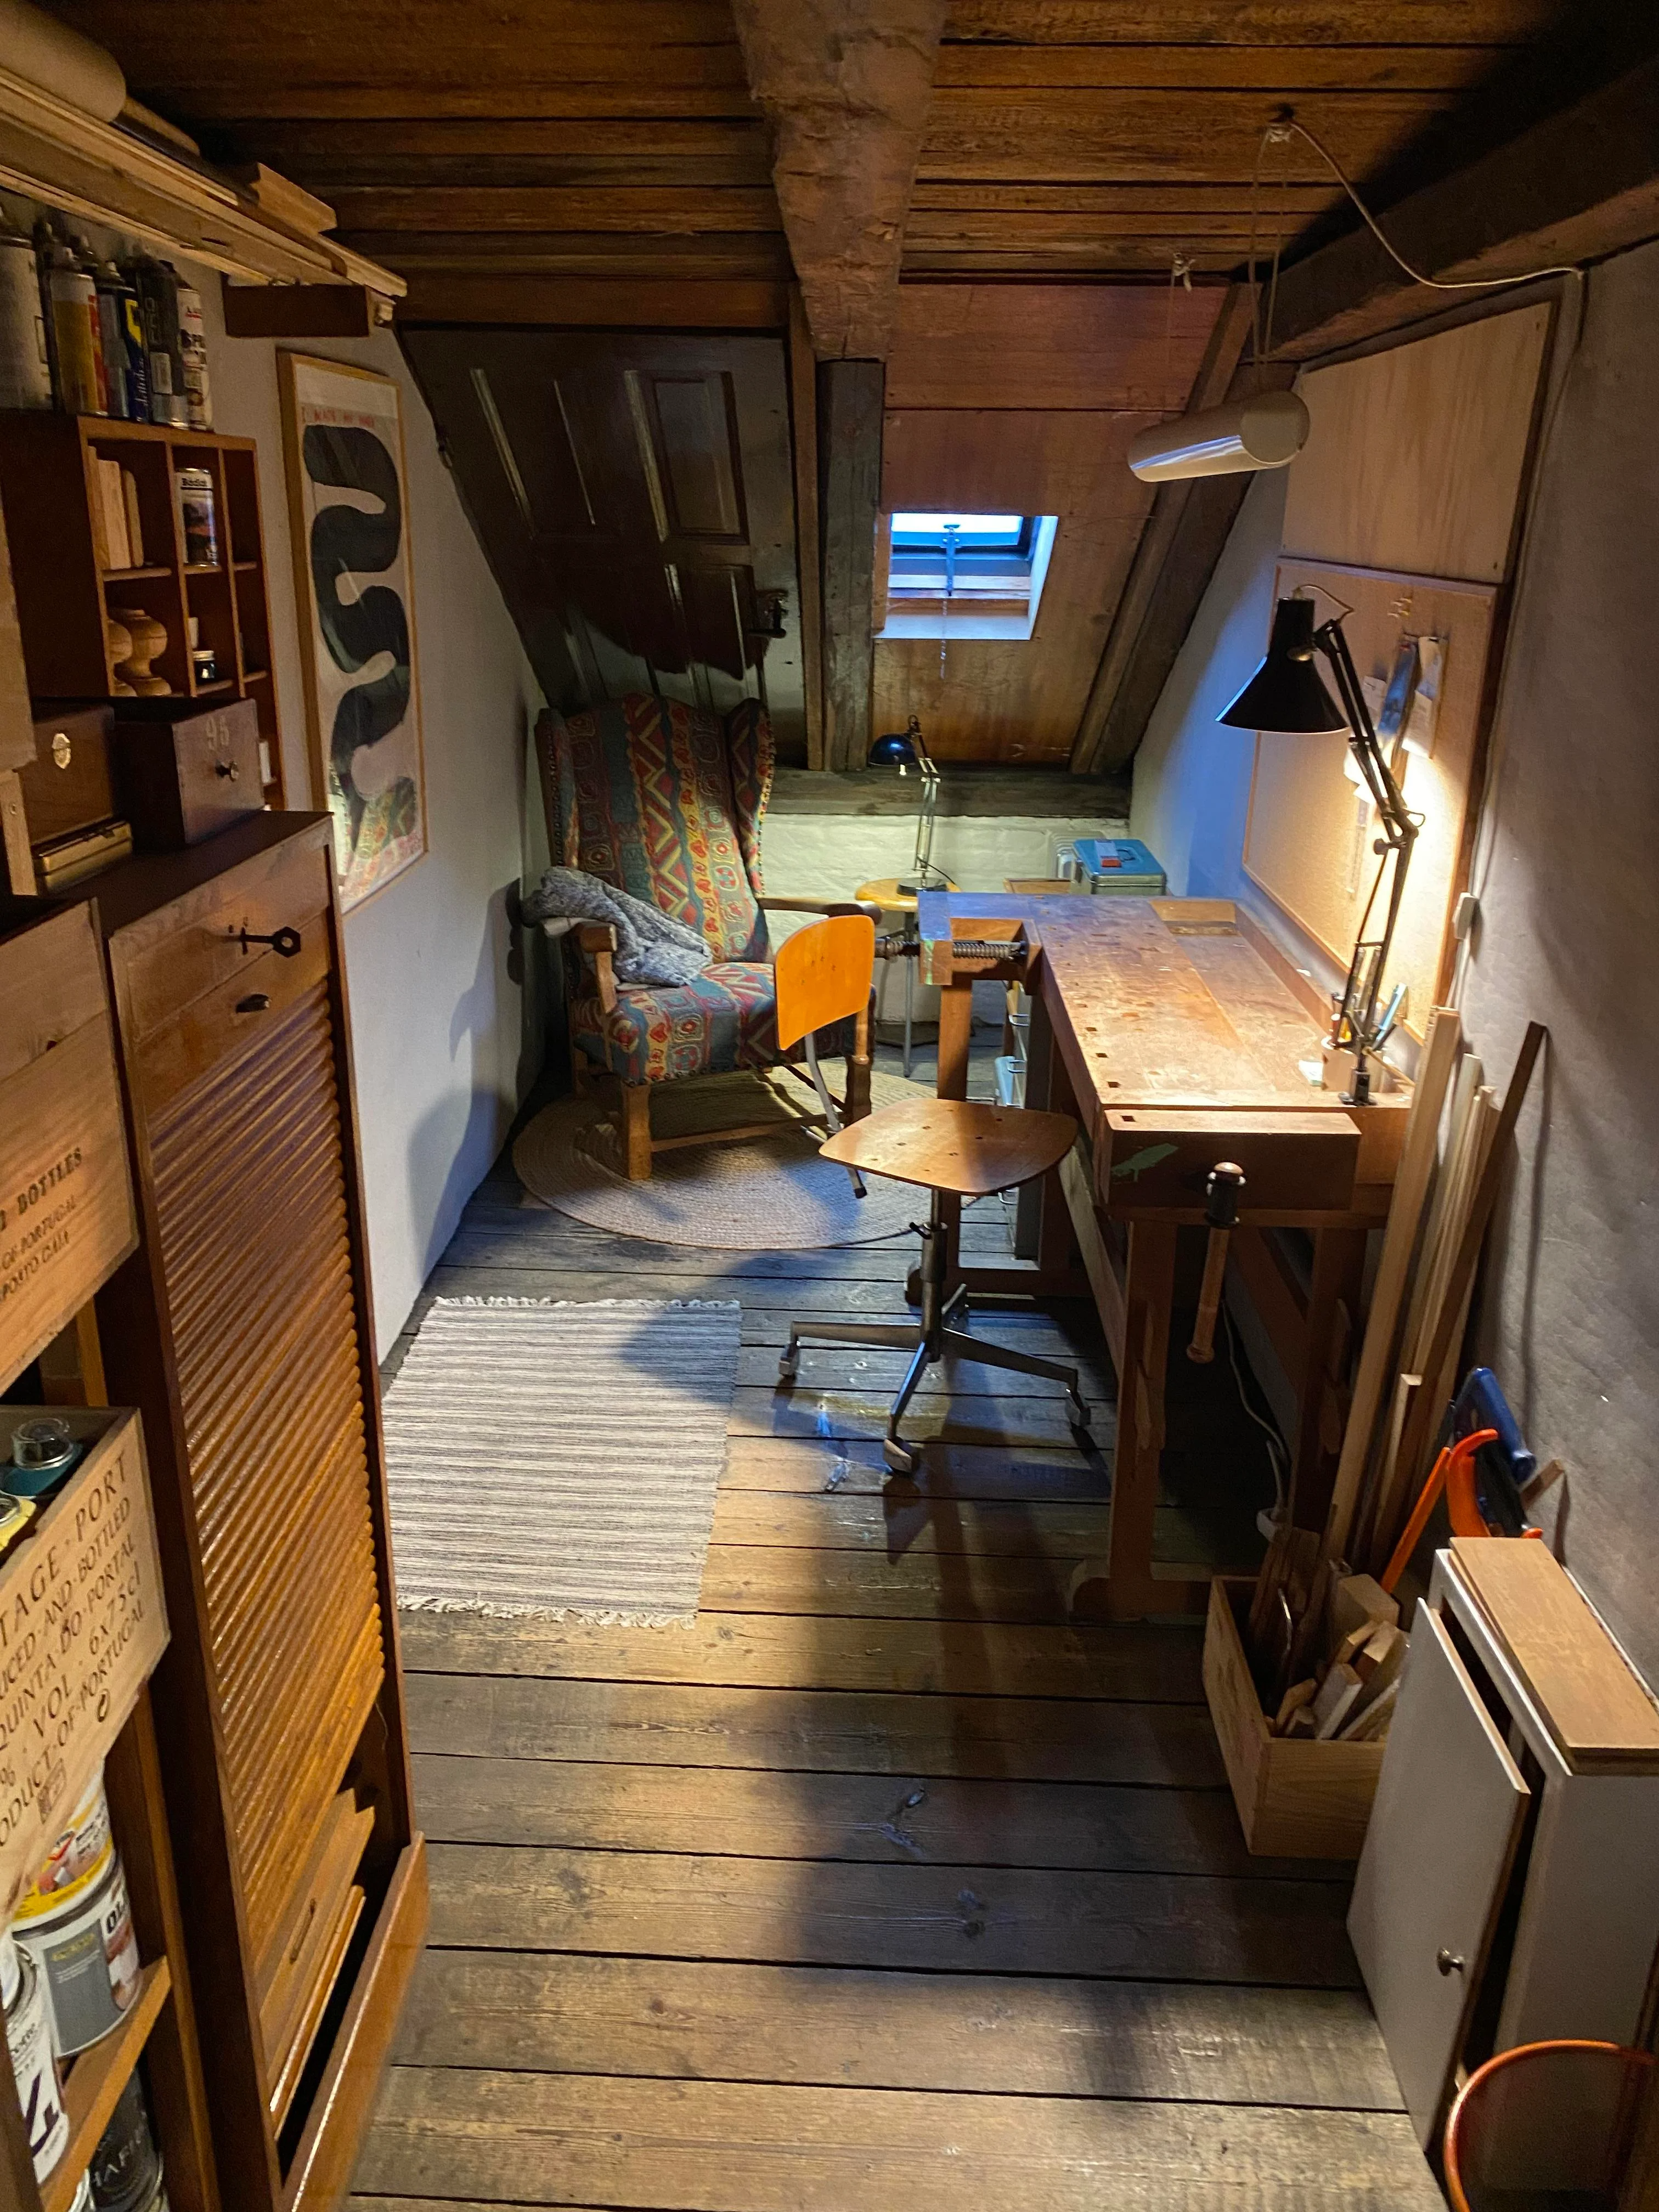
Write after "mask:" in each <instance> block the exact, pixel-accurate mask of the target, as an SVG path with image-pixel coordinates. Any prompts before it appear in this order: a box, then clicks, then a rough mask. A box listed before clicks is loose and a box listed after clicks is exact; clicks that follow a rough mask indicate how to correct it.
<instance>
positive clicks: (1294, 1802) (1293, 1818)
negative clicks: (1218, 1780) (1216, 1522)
mask: <svg viewBox="0 0 1659 2212" xmlns="http://www.w3.org/2000/svg"><path fill="white" fill-rule="evenodd" d="M1254 1588H1255V1585H1254V1583H1251V1582H1249V1581H1248V1580H1242V1579H1241V1580H1230V1579H1224V1578H1223V1577H1219V1576H1218V1577H1216V1579H1215V1580H1214V1581H1213V1582H1212V1583H1211V1584H1210V1615H1209V1620H1208V1623H1207V1625H1206V1629H1205V1633H1204V1693H1205V1695H1206V1698H1207V1699H1209V1701H1210V1717H1211V1719H1212V1721H1213V1722H1214V1723H1215V1732H1216V1735H1217V1736H1218V1739H1219V1741H1220V1744H1221V1756H1222V1759H1223V1760H1224V1761H1225V1765H1226V1768H1227V1779H1228V1781H1229V1782H1230V1783H1231V1784H1232V1791H1233V1802H1234V1803H1235V1804H1236V1805H1237V1808H1238V1817H1239V1820H1240V1821H1241V1822H1242V1823H1243V1829H1244V1841H1245V1843H1246V1844H1247V1845H1248V1846H1249V1849H1250V1850H1252V1851H1255V1852H1259V1853H1260V1854H1261V1855H1262V1856H1263V1857H1269V1858H1291V1859H1357V1858H1358V1857H1359V1850H1360V1846H1361V1844H1363V1843H1364V1840H1365V1826H1366V1823H1367V1822H1368V1821H1369V1820H1370V1817H1371V1800H1372V1799H1373V1798H1374V1797H1375V1796H1376V1778H1377V1777H1378V1775H1379V1774H1380V1773H1381V1772H1382V1771H1383V1751H1384V1749H1385V1748H1386V1746H1385V1745H1383V1744H1381V1743H1310V1742H1309V1741H1307V1740H1306V1739H1305V1738H1303V1739H1300V1740H1298V1741H1295V1742H1286V1741H1284V1740H1283V1739H1282V1738H1280V1737H1279V1736H1275V1735H1269V1734H1268V1731H1267V1719H1266V1717H1265V1716H1264V1715H1263V1713H1262V1711H1261V1699H1259V1698H1258V1696H1257V1695H1256V1688H1255V1681H1254V1680H1252V1678H1251V1674H1250V1668H1249V1660H1248V1659H1247V1658H1246V1657H1245V1656H1244V1639H1243V1636H1242V1635H1241V1634H1240V1632H1239V1624H1240V1622H1241V1621H1243V1620H1246V1619H1248V1617H1249V1606H1250V1595H1251V1592H1252V1590H1253V1589H1254Z"/></svg>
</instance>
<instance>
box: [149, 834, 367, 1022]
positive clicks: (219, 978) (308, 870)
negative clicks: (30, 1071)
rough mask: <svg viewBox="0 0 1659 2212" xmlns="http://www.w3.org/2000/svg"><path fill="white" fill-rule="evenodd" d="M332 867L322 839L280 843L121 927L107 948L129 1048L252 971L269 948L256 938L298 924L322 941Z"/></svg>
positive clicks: (325, 932) (304, 937)
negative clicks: (133, 923) (318, 842)
mask: <svg viewBox="0 0 1659 2212" xmlns="http://www.w3.org/2000/svg"><path fill="white" fill-rule="evenodd" d="M328 871H329V859H328V854H327V852H326V851H325V849H324V848H322V847H321V846H319V845H311V844H306V845H298V844H295V845H286V846H279V847H278V848H276V851H275V852H270V853H262V854H259V855H258V858H257V859H255V860H248V861H246V862H244V864H243V865H242V866H240V867H239V868H233V869H231V870H229V871H228V872H227V873H226V874H224V875H222V876H216V877H214V878H210V880H209V881H208V882H207V883H205V884H202V885H201V887H200V888H199V889H198V890H194V891H191V892H190V893H188V894H187V895H186V896H185V897H184V898H181V899H178V900H175V901H174V902H173V904H172V905H171V906H169V907H167V908H165V909H163V911H162V912H161V913H160V914H157V915H151V916H149V917H148V918H147V919H146V920H145V921H143V922H142V923H140V924H137V925H136V926H135V927H132V928H131V929H125V930H123V931H121V932H120V933H119V937H118V940H115V941H112V944H111V947H110V951H111V957H112V961H113V962H114V964H115V970H116V991H117V994H118V999H119V1002H120V1010H121V1033H122V1036H124V1038H125V1039H126V1040H127V1042H128V1046H129V1048H131V1045H132V1044H134V1043H136V1042H143V1040H145V1039H147V1038H149V1037H150V1036H153V1035H154V1034H155V1031H156V1030H159V1029H161V1028H163V1027H165V1026H166V1024H168V1023H169V1022H172V1021H173V1020H174V1019H175V1018H177V1017H178V1016H179V1014H181V1013H183V1012H184V1011H185V1008H186V1007H188V1006H192V1005H193V1004H194V1003H195V1002H196V1000H198V999H200V998H202V997H204V995H205V994H207V993H208V992H210V991H212V990H214V989H216V988H217V987H219V986H220V985H222V984H225V983H228V982H231V981H234V980H237V979H240V978H242V977H246V976H248V975H251V974H252V969H253V966H254V963H256V962H258V961H262V960H264V959H265V958H266V957H268V956H269V955H270V953H271V950H272V948H271V947H270V945H264V944H258V943H254V942H252V940H253V939H261V938H269V937H271V936H273V935H274V934H275V933H276V932H277V931H278V930H281V929H286V928H295V929H298V930H299V932H300V933H301V941H302V942H304V941H306V940H307V938H309V939H316V940H318V941H319V942H325V941H326V939H327V937H328V928H327V916H328V911H329V875H328ZM307 924H310V925H312V927H310V928H309V930H308V929H307ZM244 932H246V935H247V937H248V939H249V940H250V942H249V944H248V945H247V946H246V948H245V947H244V945H243V944H242V942H241V933H244ZM261 987H263V986H261Z"/></svg>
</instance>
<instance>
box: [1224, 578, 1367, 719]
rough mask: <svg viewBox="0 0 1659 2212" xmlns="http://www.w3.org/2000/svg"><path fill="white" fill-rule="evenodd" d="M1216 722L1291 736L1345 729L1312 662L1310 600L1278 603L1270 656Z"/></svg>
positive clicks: (1312, 618) (1312, 608) (1312, 630)
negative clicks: (1278, 731)
mask: <svg viewBox="0 0 1659 2212" xmlns="http://www.w3.org/2000/svg"><path fill="white" fill-rule="evenodd" d="M1218 720H1221V721H1223V722H1225V724H1226V725H1227V726H1228V727H1229V728H1230V729H1234V730H1283V731H1287V732H1290V733H1291V735H1293V736H1307V735H1313V734H1317V733H1320V732H1326V731H1335V730H1346V728H1347V726H1348V723H1347V718H1346V715H1345V714H1343V712H1342V709H1341V708H1340V707H1339V706H1338V705H1337V703H1336V702H1335V700H1334V699H1333V698H1332V696H1331V695H1330V693H1329V692H1328V690H1326V689H1325V684H1324V679H1323V678H1322V676H1321V675H1320V673H1319V670H1318V668H1317V666H1316V664H1315V661H1314V603H1313V601H1312V600H1311V599H1281V600H1280V601H1279V605H1277V606H1276V607H1275V608H1274V610H1273V635H1272V637H1271V638H1270V639H1269V640H1268V641H1267V659H1265V660H1264V661H1263V662H1262V664H1261V667H1260V668H1259V669H1257V671H1256V672H1255V675H1254V676H1253V677H1251V678H1250V680H1249V683H1248V684H1246V685H1245V686H1244V689H1243V690H1242V691H1241V692H1240V693H1239V695H1238V696H1237V699H1235V700H1234V701H1233V703H1232V705H1231V707H1229V708H1228V709H1227V711H1226V713H1225V714H1222V715H1220V716H1219V717H1218Z"/></svg>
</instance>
